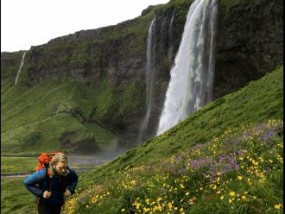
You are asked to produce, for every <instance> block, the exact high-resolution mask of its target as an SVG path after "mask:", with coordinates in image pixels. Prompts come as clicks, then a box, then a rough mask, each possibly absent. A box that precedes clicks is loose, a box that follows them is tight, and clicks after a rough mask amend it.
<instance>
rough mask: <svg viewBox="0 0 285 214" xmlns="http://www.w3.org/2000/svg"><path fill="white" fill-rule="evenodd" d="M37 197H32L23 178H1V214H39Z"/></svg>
mask: <svg viewBox="0 0 285 214" xmlns="http://www.w3.org/2000/svg"><path fill="white" fill-rule="evenodd" d="M36 210H37V204H36V197H31V193H30V192H28V191H27V190H26V188H25V186H24V184H23V178H1V213H15V214H22V213H31V214H36V213H37V211H36Z"/></svg>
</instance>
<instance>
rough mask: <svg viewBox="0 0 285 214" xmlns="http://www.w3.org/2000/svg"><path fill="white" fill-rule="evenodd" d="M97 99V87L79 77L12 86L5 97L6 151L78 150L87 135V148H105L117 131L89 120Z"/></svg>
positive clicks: (2, 141)
mask: <svg viewBox="0 0 285 214" xmlns="http://www.w3.org/2000/svg"><path fill="white" fill-rule="evenodd" d="M96 102H98V96H96V91H95V90H92V89H90V88H88V87H87V86H84V85H82V84H80V83H77V82H75V81H65V82H61V81H46V82H42V83H40V84H38V85H37V86H35V87H32V88H26V87H25V86H24V85H23V84H17V85H15V86H13V87H10V88H9V89H8V90H7V91H6V92H5V94H3V95H2V97H1V107H2V109H1V114H2V115H3V117H2V123H3V124H2V133H1V149H2V155H3V154H9V153H14V154H19V153H20V152H21V153H26V154H27V153H33V152H34V153H36V154H37V153H38V152H39V151H50V150H52V151H54V150H58V149H61V150H65V151H74V150H76V148H77V147H78V146H77V144H82V140H86V139H87V140H86V144H89V147H88V148H87V149H90V150H91V151H93V152H95V151H96V150H98V149H99V148H104V146H106V145H108V144H110V143H111V142H112V139H114V136H115V135H114V133H111V132H110V131H107V130H106V129H105V128H104V127H102V126H101V125H100V123H88V121H85V115H88V114H90V113H91V112H92V107H91V105H92V104H94V103H96ZM78 109H80V111H78ZM88 139H89V140H88ZM85 146H86V145H85Z"/></svg>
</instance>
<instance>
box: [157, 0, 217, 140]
mask: <svg viewBox="0 0 285 214" xmlns="http://www.w3.org/2000/svg"><path fill="white" fill-rule="evenodd" d="M216 14H217V1H216V0H195V1H194V2H193V3H192V4H191V6H190V8H189V11H188V14H187V20H186V23H185V26H184V32H183V35H182V40H181V43H180V46H179V50H178V53H177V55H176V57H175V65H174V67H173V68H172V69H171V71H170V74H171V78H170V82H169V85H168V89H167V92H166V98H165V102H164V107H163V111H162V114H161V117H160V120H159V126H158V131H157V135H159V134H161V133H163V132H165V131H166V130H168V129H170V128H171V127H173V126H175V125H176V124H177V123H179V122H180V121H181V120H183V119H185V118H186V117H187V116H188V115H189V114H190V113H192V112H194V111H196V110H198V109H199V108H201V107H202V106H204V105H205V104H207V103H208V102H210V101H211V100H212V91H213V87H212V86H213V76H214V58H213V56H214V35H215V25H216V24H215V23H216Z"/></svg>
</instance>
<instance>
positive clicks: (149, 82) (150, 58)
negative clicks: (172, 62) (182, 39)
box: [138, 18, 155, 143]
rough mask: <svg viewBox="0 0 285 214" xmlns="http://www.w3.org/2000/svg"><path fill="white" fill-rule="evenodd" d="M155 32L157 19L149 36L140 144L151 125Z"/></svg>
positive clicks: (151, 26) (149, 31)
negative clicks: (144, 106)
mask: <svg viewBox="0 0 285 214" xmlns="http://www.w3.org/2000/svg"><path fill="white" fill-rule="evenodd" d="M154 31H155V18H154V19H153V20H152V21H151V23H150V26H149V29H148V36H147V49H146V68H145V76H146V107H147V111H146V114H145V116H144V118H143V120H142V122H141V125H140V131H139V136H138V143H141V142H142V141H143V140H144V138H145V134H146V130H147V126H148V123H149V118H150V113H151V107H152V99H153V95H152V93H153V82H154V76H155V75H154V74H155V69H154V57H155V53H154V45H153V32H154Z"/></svg>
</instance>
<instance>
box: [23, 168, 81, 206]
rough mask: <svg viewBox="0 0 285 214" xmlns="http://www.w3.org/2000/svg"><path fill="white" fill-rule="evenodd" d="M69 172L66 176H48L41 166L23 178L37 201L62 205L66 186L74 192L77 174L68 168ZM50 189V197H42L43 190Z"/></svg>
mask: <svg viewBox="0 0 285 214" xmlns="http://www.w3.org/2000/svg"><path fill="white" fill-rule="evenodd" d="M68 170H69V173H68V175H67V176H59V175H53V176H52V177H49V176H48V175H47V169H46V168H43V169H41V170H39V171H37V172H35V173H33V174H32V175H30V176H28V177H27V178H26V179H25V180H24V184H25V186H26V188H27V189H28V190H29V191H30V192H31V193H33V194H34V195H35V196H36V197H38V198H39V203H43V204H47V205H48V204H53V205H63V203H64V195H63V194H64V192H65V190H66V188H67V189H68V190H69V191H70V192H71V194H74V191H75V187H76V185H77V181H78V176H77V174H76V172H75V171H74V170H72V169H70V168H68ZM46 190H47V191H51V192H52V194H51V197H50V198H43V193H44V191H46Z"/></svg>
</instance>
